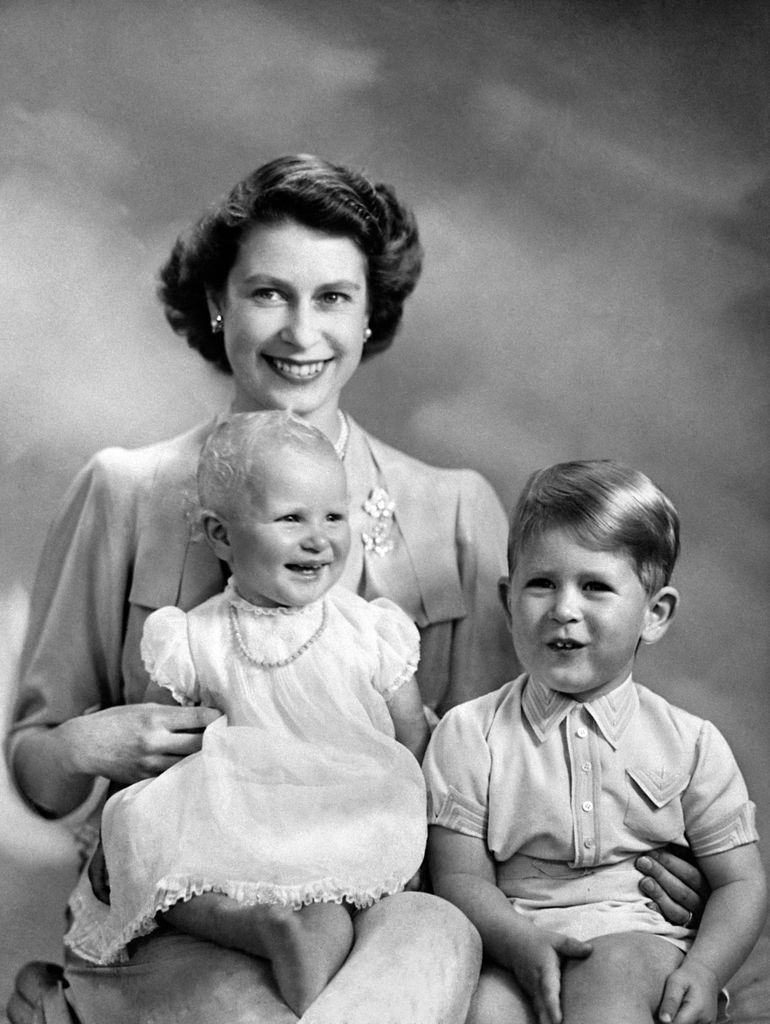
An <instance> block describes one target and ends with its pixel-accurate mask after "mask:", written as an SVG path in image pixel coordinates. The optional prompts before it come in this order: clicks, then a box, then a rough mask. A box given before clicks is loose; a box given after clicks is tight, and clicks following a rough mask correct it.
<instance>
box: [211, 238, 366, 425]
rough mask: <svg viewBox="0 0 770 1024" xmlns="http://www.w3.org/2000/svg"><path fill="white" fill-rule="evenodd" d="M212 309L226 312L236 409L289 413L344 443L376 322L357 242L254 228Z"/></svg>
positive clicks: (226, 349) (226, 337)
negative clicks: (348, 403)
mask: <svg viewBox="0 0 770 1024" xmlns="http://www.w3.org/2000/svg"><path fill="white" fill-rule="evenodd" d="M209 306H210V309H211V312H212V316H214V315H216V314H217V313H220V314H221V316H222V323H223V330H224V344H225V351H226V352H227V357H228V359H229V360H230V366H231V367H232V370H233V375H234V379H235V401H234V405H233V409H234V411H236V412H248V411H258V410H266V409H287V410H289V409H290V410H292V411H293V412H294V413H296V414H297V415H299V416H302V417H304V418H305V419H307V420H308V421H309V422H311V423H313V424H314V425H315V426H317V427H319V428H320V429H321V430H324V431H325V432H326V433H327V434H329V436H331V437H336V433H337V429H338V428H337V405H338V402H339V396H340V392H341V391H342V388H343V387H344V386H345V384H347V382H348V381H349V380H350V378H351V377H352V375H353V373H354V372H355V370H356V367H357V366H358V364H359V362H360V361H361V353H362V350H363V345H364V331H365V330H366V323H367V316H368V296H367V285H366V260H365V258H364V255H363V253H362V252H361V250H360V249H359V248H358V247H357V246H356V245H355V243H354V242H353V241H351V239H350V238H347V237H346V236H340V235H329V234H326V233H325V232H323V231H316V230H313V229H312V228H307V227H304V226H303V225H301V224H297V223H296V222H295V221H286V222H284V223H281V224H274V225H259V224H258V225H255V226H254V227H252V228H250V229H249V230H248V231H247V232H246V233H245V234H244V236H243V238H242V240H241V245H240V249H239V252H238V256H237V258H236V261H235V263H234V264H233V267H232V269H231V271H230V274H229V276H228V278H227V281H226V283H225V287H224V290H223V292H222V293H221V294H220V295H216V296H210V298H209Z"/></svg>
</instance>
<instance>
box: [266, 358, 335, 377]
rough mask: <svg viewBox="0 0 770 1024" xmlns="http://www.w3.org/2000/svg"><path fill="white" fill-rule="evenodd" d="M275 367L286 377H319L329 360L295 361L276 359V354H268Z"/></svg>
mask: <svg viewBox="0 0 770 1024" xmlns="http://www.w3.org/2000/svg"><path fill="white" fill-rule="evenodd" d="M267 358H268V359H269V361H270V362H271V363H272V365H273V367H274V368H275V369H276V370H277V371H278V372H279V373H280V374H282V375H283V376H284V377H294V378H295V379H296V380H307V378H308V377H317V376H318V374H319V373H320V372H321V371H322V370H323V368H324V367H325V366H326V363H327V360H324V359H320V360H318V361H317V362H314V363H295V362H291V361H289V360H288V359H276V358H275V356H268V357H267Z"/></svg>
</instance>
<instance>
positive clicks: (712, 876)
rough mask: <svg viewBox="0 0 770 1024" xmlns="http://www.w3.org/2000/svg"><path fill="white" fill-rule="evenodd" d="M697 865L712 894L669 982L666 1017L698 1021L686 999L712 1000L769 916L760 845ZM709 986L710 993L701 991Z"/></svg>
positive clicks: (662, 1009) (663, 1004)
mask: <svg viewBox="0 0 770 1024" xmlns="http://www.w3.org/2000/svg"><path fill="white" fill-rule="evenodd" d="M698 864H699V866H700V868H701V870H702V871H703V873H704V874H705V876H706V878H707V879H708V882H709V884H710V885H711V895H710V896H709V900H708V903H707V904H706V908H705V910H704V912H703V920H702V921H701V924H700V927H699V928H698V932H697V935H696V936H695V939H694V940H693V944H692V946H691V948H690V951H689V952H688V954H687V956H686V957H685V959H684V961H683V962H682V965H681V967H679V968H678V969H677V970H676V971H674V972H673V974H671V975H670V976H669V978H668V981H667V982H666V989H665V993H664V997H663V1001H662V1002H661V1006H660V1011H659V1016H660V1019H661V1021H671V1020H673V1021H675V1022H679V1021H681V1022H682V1024H686V1022H687V1021H689V1020H690V1019H693V1020H695V1019H697V1018H695V1017H694V1016H691V1014H692V1012H693V1010H691V1009H689V1008H685V1007H683V1006H682V1002H683V1000H684V999H685V998H686V999H687V1001H688V1004H694V1003H695V1001H696V1000H697V999H704V998H709V997H710V996H709V992H710V990H711V989H713V990H714V992H715V993H716V992H719V990H720V989H721V988H723V987H724V986H725V985H726V984H727V982H728V981H729V980H730V978H731V977H732V976H733V974H735V972H736V970H737V969H738V968H739V967H740V965H741V964H742V963H743V961H744V960H745V959H746V957H747V956H748V955H749V953H750V952H751V950H752V948H753V947H754V944H755V942H756V941H757V939H758V938H759V936H760V934H761V932H762V928H763V926H764V923H765V918H766V916H767V883H766V879H765V873H764V869H763V867H762V861H761V859H760V856H759V849H758V847H757V844H756V843H747V844H746V845H745V846H738V847H736V848H735V849H734V850H728V851H726V852H725V853H717V854H714V855H712V856H710V857H702V858H700V859H699V861H698ZM704 990H705V992H706V994H705V996H704V995H702V994H699V993H702V992H703V991H704ZM680 1007H681V1009H680Z"/></svg>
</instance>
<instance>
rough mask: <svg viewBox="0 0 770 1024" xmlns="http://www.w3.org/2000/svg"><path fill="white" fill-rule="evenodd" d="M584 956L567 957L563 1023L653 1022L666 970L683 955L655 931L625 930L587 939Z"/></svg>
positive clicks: (562, 986)
mask: <svg viewBox="0 0 770 1024" xmlns="http://www.w3.org/2000/svg"><path fill="white" fill-rule="evenodd" d="M591 944H592V946H593V947H594V949H593V953H591V955H590V956H589V957H588V958H587V959H586V960H567V961H566V962H565V965H564V972H563V974H562V985H561V1006H562V1013H563V1014H564V1022H563V1024H617V1022H618V1021H623V1024H652V1022H653V1021H656V1020H657V1009H658V1005H659V1004H660V1000H661V998H662V996H663V986H664V984H665V982H666V978H667V977H668V976H669V974H670V973H671V972H672V971H673V970H675V968H677V967H678V966H679V964H680V963H681V962H682V959H683V957H684V954H683V953H682V952H681V950H679V949H677V947H676V946H674V945H673V944H672V943H670V942H667V941H666V940H665V939H662V938H661V937H660V936H659V935H650V934H648V933H645V932H623V933H621V934H619V935H601V936H599V937H598V938H596V939H591Z"/></svg>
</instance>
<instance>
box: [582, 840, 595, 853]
mask: <svg viewBox="0 0 770 1024" xmlns="http://www.w3.org/2000/svg"><path fill="white" fill-rule="evenodd" d="M593 845H594V841H593V839H585V840H584V841H583V846H585V848H586V850H590V849H591V848H592V847H593Z"/></svg>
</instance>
